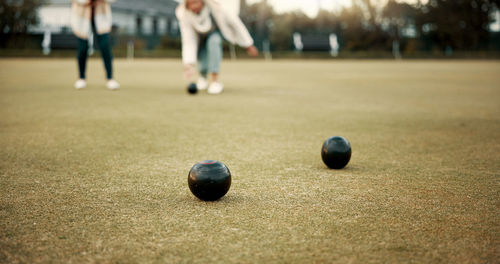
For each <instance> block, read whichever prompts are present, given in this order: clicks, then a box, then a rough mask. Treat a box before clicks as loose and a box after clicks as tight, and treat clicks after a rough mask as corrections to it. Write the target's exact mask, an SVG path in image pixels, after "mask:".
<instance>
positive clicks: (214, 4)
mask: <svg viewBox="0 0 500 264" xmlns="http://www.w3.org/2000/svg"><path fill="white" fill-rule="evenodd" d="M204 2H205V4H206V5H207V6H208V8H209V9H210V12H211V13H212V16H213V18H214V20H215V23H216V24H217V27H218V28H219V30H220V32H221V33H222V35H223V36H224V38H225V39H226V40H227V41H229V42H230V43H231V44H237V45H239V46H241V47H243V48H248V47H250V46H252V45H253V39H252V37H251V36H250V34H249V33H248V30H247V29H246V27H245V25H244V24H243V22H242V21H241V19H240V18H239V17H238V16H237V15H233V14H230V13H229V12H227V11H226V10H224V8H223V7H222V4H220V3H219V1H218V0H204ZM187 12H191V11H189V10H187V9H186V5H185V4H184V3H182V2H181V4H179V6H178V7H177V9H176V10H175V14H176V16H177V20H179V26H180V29H181V40H182V62H183V63H184V64H196V61H197V59H198V58H197V56H198V45H199V36H198V33H197V32H196V31H195V29H194V28H193V25H192V23H193V21H191V20H190V17H189V16H187V15H186V13H187Z"/></svg>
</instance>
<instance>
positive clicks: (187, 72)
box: [184, 64, 194, 81]
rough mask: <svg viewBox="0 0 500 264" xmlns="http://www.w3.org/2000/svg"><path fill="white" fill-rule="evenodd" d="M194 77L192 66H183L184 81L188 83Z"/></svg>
mask: <svg viewBox="0 0 500 264" xmlns="http://www.w3.org/2000/svg"><path fill="white" fill-rule="evenodd" d="M193 76H194V65H193V64H185V65H184V79H186V80H187V81H190V80H191V79H192V78H193Z"/></svg>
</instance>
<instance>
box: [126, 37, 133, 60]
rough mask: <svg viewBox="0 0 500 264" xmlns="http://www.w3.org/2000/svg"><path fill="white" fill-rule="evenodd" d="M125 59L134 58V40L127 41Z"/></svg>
mask: <svg viewBox="0 0 500 264" xmlns="http://www.w3.org/2000/svg"><path fill="white" fill-rule="evenodd" d="M127 60H128V61H133V60H134V41H133V40H129V41H128V42H127Z"/></svg>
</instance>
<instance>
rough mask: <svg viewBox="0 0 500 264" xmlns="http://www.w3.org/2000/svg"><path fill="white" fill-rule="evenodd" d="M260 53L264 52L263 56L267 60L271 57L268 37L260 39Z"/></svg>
mask: <svg viewBox="0 0 500 264" xmlns="http://www.w3.org/2000/svg"><path fill="white" fill-rule="evenodd" d="M262 53H264V58H265V59H266V60H267V61H270V60H272V59H273V55H272V54H271V42H270V41H269V40H268V39H265V40H264V41H262Z"/></svg>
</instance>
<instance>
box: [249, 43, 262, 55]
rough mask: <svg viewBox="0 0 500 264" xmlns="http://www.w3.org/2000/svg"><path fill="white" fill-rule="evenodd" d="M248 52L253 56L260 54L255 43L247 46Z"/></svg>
mask: <svg viewBox="0 0 500 264" xmlns="http://www.w3.org/2000/svg"><path fill="white" fill-rule="evenodd" d="M247 53H248V55H250V56H251V57H257V55H259V50H258V49H257V48H256V47H255V46H254V45H252V46H250V47H248V48H247Z"/></svg>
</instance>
